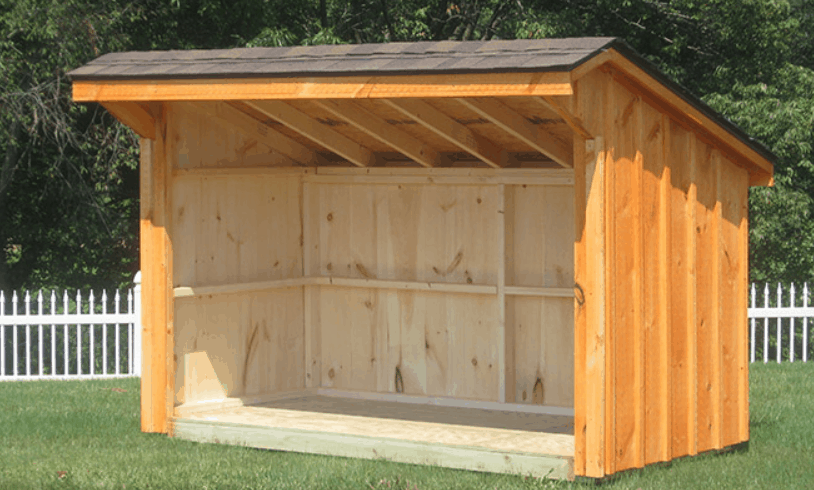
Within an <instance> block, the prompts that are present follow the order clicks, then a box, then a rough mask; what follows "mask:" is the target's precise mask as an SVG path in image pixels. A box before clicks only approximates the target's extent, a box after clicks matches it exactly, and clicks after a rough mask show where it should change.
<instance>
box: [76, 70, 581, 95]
mask: <svg viewBox="0 0 814 490" xmlns="http://www.w3.org/2000/svg"><path fill="white" fill-rule="evenodd" d="M573 93H574V91H573V88H572V86H571V75H570V74H569V73H568V72H543V73H471V74H467V73H455V74H439V75H386V76H375V77H371V76H344V77H343V76H336V77H280V78H251V77H249V78H198V79H147V80H139V79H129V80H98V79H97V80H93V79H87V80H82V79H74V81H73V99H74V101H76V102H103V101H123V100H128V101H147V100H152V101H171V100H179V101H180V100H270V99H388V98H403V97H407V98H410V97H421V98H435V97H490V96H500V97H509V96H525V97H528V96H535V95H571V94H573Z"/></svg>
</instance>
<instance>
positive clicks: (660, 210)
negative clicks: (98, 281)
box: [71, 38, 773, 478]
mask: <svg viewBox="0 0 814 490" xmlns="http://www.w3.org/2000/svg"><path fill="white" fill-rule="evenodd" d="M71 76H72V79H73V90H74V92H73V95H74V99H75V100H76V101H80V102H99V103H101V104H102V105H104V106H105V107H106V108H107V109H108V110H109V111H110V112H111V113H112V114H114V115H115V116H116V117H117V118H119V120H121V121H122V122H124V123H125V124H127V125H128V126H130V127H131V128H133V130H134V131H136V132H137V133H138V134H139V135H140V136H141V137H142V140H141V141H142V145H141V150H142V151H141V159H142V160H141V206H142V207H141V209H142V211H141V220H142V221H141V223H142V224H141V264H142V273H143V281H144V282H143V309H144V340H143V346H144V350H143V358H144V363H143V366H144V375H143V377H142V398H141V399H142V415H141V417H142V430H144V431H149V432H165V433H168V434H170V435H173V436H176V437H183V438H189V439H194V440H209V441H219V442H224V443H235V444H246V445H252V446H257V447H266V448H275V449H283V450H291V451H301V452H313V453H322V454H332V455H341V456H353V457H366V458H376V457H384V458H388V459H392V460H394V461H403V462H411V463H425V464H438V465H444V466H449V467H455V468H465V469H474V470H485V471H498V472H518V473H522V474H534V475H548V476H553V477H559V478H573V477H574V476H585V477H592V478H601V477H605V476H607V475H611V474H614V473H616V472H619V471H621V470H625V469H629V468H639V467H642V466H644V465H647V464H651V463H655V462H663V461H670V460H672V459H674V458H678V457H682V456H687V455H695V454H698V453H702V452H705V451H711V450H720V449H723V448H728V447H733V446H736V445H739V444H741V443H745V442H746V441H748V439H749V397H748V365H747V336H746V335H747V328H746V298H747V296H746V295H747V275H748V264H747V257H748V254H747V249H748V239H747V195H748V188H749V186H751V185H768V184H770V183H771V181H772V159H773V157H772V155H771V154H770V153H769V152H768V151H767V150H766V149H765V148H763V147H762V146H760V145H759V144H757V143H755V142H754V141H752V140H750V139H749V138H748V136H746V135H745V134H744V133H743V132H742V131H740V130H739V129H738V128H736V127H735V126H734V125H732V124H731V123H729V122H728V121H726V120H725V119H723V118H722V117H720V116H719V115H717V114H715V113H714V112H713V111H712V110H711V109H710V108H709V107H707V106H706V105H704V104H703V103H702V102H700V101H699V100H698V99H696V98H694V97H693V96H692V95H690V94H688V93H686V92H685V91H683V90H682V89H681V88H680V87H678V86H677V85H675V84H673V83H671V82H670V81H668V80H667V79H666V78H665V77H664V76H663V75H661V74H659V73H658V72H657V70H655V69H653V67H652V66H650V65H649V64H648V63H647V62H646V61H644V60H643V59H641V58H640V57H639V56H637V55H636V54H635V53H633V52H632V51H631V50H630V49H629V48H628V47H626V45H625V44H624V43H623V42H621V41H619V40H617V39H612V38H582V39H545V40H520V41H488V42H463V43H461V42H437V43H430V42H428V43H404V44H401V43H393V44H382V45H342V46H314V47H292V48H254V49H233V50H216V51H182V52H136V53H117V54H108V55H105V56H102V57H101V58H99V59H97V60H95V61H93V62H91V63H89V64H87V65H86V66H83V67H81V68H79V69H77V70H75V71H73V72H72V73H71Z"/></svg>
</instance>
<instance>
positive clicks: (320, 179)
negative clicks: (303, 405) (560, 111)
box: [173, 166, 574, 186]
mask: <svg viewBox="0 0 814 490" xmlns="http://www.w3.org/2000/svg"><path fill="white" fill-rule="evenodd" d="M232 175H258V176H260V175H276V176H280V177H286V176H295V175H301V176H302V178H303V182H308V183H315V184H382V185H388V184H395V185H498V184H506V185H548V186H553V185H556V186H570V185H574V171H573V170H571V169H556V168H544V169H500V170H496V169H489V168H467V169H460V168H459V169H455V168H433V169H426V168H398V167H376V168H357V167H290V166H287V167H270V166H248V167H195V168H185V169H176V170H175V171H174V172H173V176H174V177H215V176H221V177H228V176H232Z"/></svg>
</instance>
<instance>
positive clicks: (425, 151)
mask: <svg viewBox="0 0 814 490" xmlns="http://www.w3.org/2000/svg"><path fill="white" fill-rule="evenodd" d="M314 103H315V104H316V105H318V106H320V107H321V108H323V109H325V110H326V111H329V112H330V113H331V114H333V115H334V116H336V117H338V118H341V119H343V120H345V121H347V122H348V123H349V124H351V125H352V126H354V127H355V128H357V129H359V130H360V131H363V132H364V133H365V134H367V135H368V136H371V137H373V138H376V139H377V140H379V141H381V142H382V143H384V144H386V145H390V146H392V147H393V148H395V149H396V150H398V151H399V152H401V153H403V154H404V155H407V156H408V157H410V158H412V159H413V160H415V161H416V162H418V163H419V164H421V165H423V166H425V167H435V166H438V163H439V162H440V160H441V156H440V155H439V154H438V152H437V151H436V150H435V149H434V148H432V147H431V146H430V145H428V144H427V143H425V142H423V141H421V140H418V139H416V138H414V137H413V136H411V135H410V134H408V133H405V132H404V131H402V130H400V129H398V128H396V127H394V126H393V125H392V124H390V123H388V122H387V121H385V120H384V119H382V118H381V117H379V116H377V115H375V114H373V113H372V112H370V111H367V110H365V109H363V108H361V107H359V106H358V105H357V104H354V103H353V102H349V101H345V100H317V101H314Z"/></svg>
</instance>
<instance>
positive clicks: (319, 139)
mask: <svg viewBox="0 0 814 490" xmlns="http://www.w3.org/2000/svg"><path fill="white" fill-rule="evenodd" d="M243 103H244V104H246V105H247V106H249V107H251V108H252V109H254V110H256V111H258V112H260V113H261V114H263V115H265V116H267V117H270V118H271V119H274V120H275V121H278V122H280V123H282V124H284V125H285V126H287V127H288V128H290V129H292V130H294V131H296V132H298V133H300V134H301V135H303V136H305V137H306V138H308V139H310V140H311V141H314V142H315V143H318V144H320V145H322V146H324V147H326V148H328V149H329V150H331V151H333V152H335V153H337V154H339V155H341V156H343V157H344V158H346V159H347V160H348V161H349V162H351V163H353V164H354V165H357V166H359V167H370V166H373V164H374V163H375V161H376V157H375V155H374V154H373V152H371V151H370V150H369V149H367V148H365V147H364V146H362V145H360V144H359V143H356V142H355V141H353V140H351V139H349V138H346V137H345V136H343V135H341V134H339V133H337V132H336V131H334V130H333V129H331V128H329V127H327V126H326V125H324V124H322V123H320V122H319V121H317V120H316V119H314V118H312V117H311V116H309V115H307V114H305V113H304V112H301V111H299V110H297V109H295V108H294V107H292V106H291V105H289V104H287V103H285V102H282V101H279V100H266V101H259V100H247V101H244V102H243Z"/></svg>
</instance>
